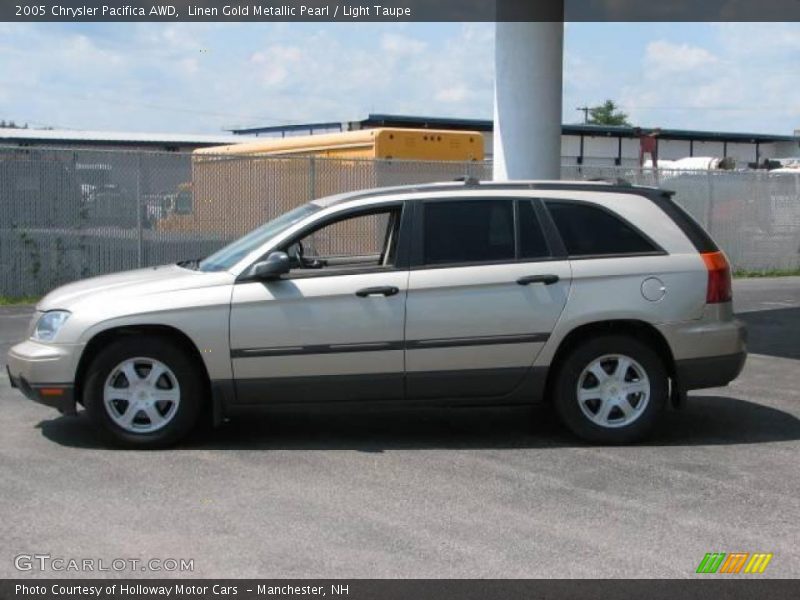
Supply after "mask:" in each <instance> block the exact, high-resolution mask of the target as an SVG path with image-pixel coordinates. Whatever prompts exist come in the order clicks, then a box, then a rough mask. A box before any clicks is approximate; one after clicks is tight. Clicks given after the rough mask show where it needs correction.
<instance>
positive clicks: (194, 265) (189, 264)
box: [175, 258, 203, 271]
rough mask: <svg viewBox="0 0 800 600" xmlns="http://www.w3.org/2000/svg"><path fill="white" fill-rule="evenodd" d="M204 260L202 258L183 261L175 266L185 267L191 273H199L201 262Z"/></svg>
mask: <svg viewBox="0 0 800 600" xmlns="http://www.w3.org/2000/svg"><path fill="white" fill-rule="evenodd" d="M201 260H203V259H202V258H191V259H189V260H182V261H179V262H177V263H175V264H177V265H178V266H179V267H183V268H184V269H189V270H191V271H197V269H199V268H200V261H201Z"/></svg>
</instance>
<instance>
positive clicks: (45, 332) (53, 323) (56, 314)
mask: <svg viewBox="0 0 800 600" xmlns="http://www.w3.org/2000/svg"><path fill="white" fill-rule="evenodd" d="M69 315H70V313H69V311H66V310H51V311H48V312H46V313H44V314H43V315H42V316H41V317H39V320H38V321H37V322H36V327H34V328H33V335H32V336H31V337H32V338H33V339H35V340H39V341H40V342H51V341H53V339H54V338H55V337H56V335H57V334H58V330H59V329H61V326H62V325H64V323H66V322H67V319H69Z"/></svg>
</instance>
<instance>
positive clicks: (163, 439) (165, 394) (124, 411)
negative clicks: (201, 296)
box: [83, 336, 206, 449]
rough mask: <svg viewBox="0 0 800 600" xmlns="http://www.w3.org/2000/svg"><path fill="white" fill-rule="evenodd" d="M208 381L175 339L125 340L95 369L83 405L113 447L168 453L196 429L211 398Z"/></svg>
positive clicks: (99, 358) (112, 346) (113, 346)
mask: <svg viewBox="0 0 800 600" xmlns="http://www.w3.org/2000/svg"><path fill="white" fill-rule="evenodd" d="M203 378H204V374H203V373H202V372H201V369H200V368H198V366H197V364H196V363H195V361H194V360H193V359H192V357H190V356H189V355H188V353H187V352H186V351H185V350H184V349H183V348H181V347H180V346H179V345H178V344H176V343H175V342H174V341H172V340H171V339H169V338H166V337H160V336H136V337H134V336H125V337H122V338H120V339H118V340H116V341H114V342H111V343H110V344H109V345H108V346H107V347H106V348H104V349H103V350H102V351H101V352H100V353H99V354H98V355H97V356H96V357H95V358H94V360H93V361H92V363H91V364H90V366H89V368H88V370H87V373H86V380H85V385H84V386H83V402H84V406H85V408H86V412H87V414H88V415H89V417H90V419H91V420H92V422H93V423H94V425H95V426H96V427H97V428H98V429H99V431H100V432H101V435H103V437H104V438H105V439H106V440H108V441H109V442H110V443H112V444H114V445H117V446H121V447H124V448H137V449H151V448H163V447H166V446H170V445H173V444H175V443H176V442H178V441H180V440H181V439H183V438H184V437H185V436H186V435H187V434H188V433H189V432H190V431H191V430H192V429H193V428H194V427H195V425H196V424H197V421H198V417H199V415H200V411H201V407H202V406H203V405H204V399H205V396H206V392H205V389H206V386H204V385H203Z"/></svg>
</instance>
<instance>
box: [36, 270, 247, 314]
mask: <svg viewBox="0 0 800 600" xmlns="http://www.w3.org/2000/svg"><path fill="white" fill-rule="evenodd" d="M233 281H234V276H233V275H232V274H230V273H228V272H227V271H222V272H215V273H205V272H203V271H193V270H191V269H184V268H183V267H179V266H178V265H164V266H160V267H148V268H146V269H136V270H134V271H123V272H122V273H114V274H112V275H102V276H100V277H92V278H91V279H83V280H81V281H76V282H74V283H69V284H67V285H64V286H61V287H60V288H56V289H55V290H53V291H52V292H50V293H49V294H47V296H45V297H44V298H42V300H41V301H40V302H39V304H38V305H37V307H36V308H37V310H40V311H46V310H55V309H64V310H72V309H73V308H74V307H76V306H77V305H79V304H89V303H91V304H93V303H102V304H106V303H108V302H114V301H115V300H125V301H127V302H130V300H131V298H135V297H142V296H153V295H158V294H166V293H169V292H174V291H178V290H189V289H198V288H206V287H212V286H218V285H229V284H232V283H233Z"/></svg>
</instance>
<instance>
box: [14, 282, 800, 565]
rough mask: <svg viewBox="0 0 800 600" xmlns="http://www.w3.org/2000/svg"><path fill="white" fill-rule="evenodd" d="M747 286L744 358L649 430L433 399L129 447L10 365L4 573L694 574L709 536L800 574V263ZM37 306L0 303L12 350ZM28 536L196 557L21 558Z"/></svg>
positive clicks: (53, 551) (88, 548)
mask: <svg viewBox="0 0 800 600" xmlns="http://www.w3.org/2000/svg"><path fill="white" fill-rule="evenodd" d="M735 299H736V300H735V306H736V310H737V312H738V313H740V315H741V318H743V319H745V320H746V321H747V322H748V325H749V327H750V336H751V343H750V351H751V355H750V357H749V359H748V362H747V365H746V367H745V370H744V372H743V374H742V375H741V377H740V378H739V379H738V380H736V381H735V382H734V383H733V384H731V385H730V386H729V387H727V388H719V389H711V390H702V391H700V392H697V393H692V394H691V395H690V400H689V403H688V406H687V407H686V408H685V409H684V410H682V411H676V412H670V413H668V414H667V415H666V418H665V419H664V420H663V423H662V424H661V426H660V427H659V428H658V431H657V432H656V434H655V435H654V437H653V439H652V440H651V441H650V442H648V443H646V444H644V445H640V446H633V447H621V448H616V447H592V446H588V445H585V444H583V443H581V442H579V441H576V440H575V439H574V438H573V437H571V436H570V435H569V434H567V433H566V432H565V431H564V430H563V429H562V428H561V426H560V425H559V424H558V423H557V422H556V420H555V419H554V417H553V416H552V414H551V413H550V412H549V411H547V410H545V409H537V410H531V409H474V410H461V411H446V410H438V409H428V410H405V411H399V410H398V411H392V412H380V413H378V412H369V411H358V412H355V411H351V412H344V413H343V412H337V413H330V412H324V413H319V412H315V413H304V412H301V411H298V412H294V413H280V414H272V415H263V416H258V417H252V418H247V419H241V420H237V421H233V422H231V423H228V424H227V425H225V426H224V427H223V428H222V429H220V430H217V431H216V432H212V433H205V434H201V435H197V436H195V437H194V438H193V439H192V440H190V442H189V443H188V444H185V445H183V446H181V447H180V448H177V449H174V450H168V451H157V452H135V451H121V450H112V449H107V448H105V447H103V446H102V445H101V444H100V442H99V441H98V439H97V438H96V437H95V435H94V433H93V432H92V430H91V428H90V427H89V424H88V422H87V419H86V418H85V417H84V416H79V417H77V418H68V417H61V416H59V415H58V414H57V413H55V412H54V411H52V410H50V409H48V408H46V407H42V406H38V405H36V404H34V403H32V402H30V401H28V400H26V399H24V398H23V397H22V396H21V395H20V394H19V393H18V392H16V391H15V390H12V389H10V388H9V385H8V380H7V378H6V376H5V373H2V374H0V431H1V432H2V433H0V482H2V483H0V540H2V543H1V544H0V577H34V576H39V577H41V576H43V575H46V576H51V577H52V576H72V577H77V576H87V575H90V576H91V575H94V576H111V575H125V576H148V577H156V576H159V577H160V576H173V575H174V576H193V577H319V578H328V577H345V578H346V577H696V575H695V573H694V572H695V569H696V567H697V565H698V563H699V562H700V560H701V559H702V558H703V556H704V555H705V553H707V552H771V553H773V555H774V556H773V558H772V561H771V562H770V564H769V566H768V568H767V570H766V571H765V573H764V574H763V575H760V577H798V576H800V546H798V540H800V493H799V492H800V487H799V486H798V474H799V473H800V470H798V451H799V450H800V419H799V418H800V392H798V386H797V377H798V374H799V373H800V278H785V279H753V280H742V281H737V282H735ZM30 314H31V308H30V307H12V308H9V307H5V308H2V307H0V352H3V353H5V350H6V349H7V348H8V346H9V345H10V344H11V343H13V342H14V341H15V340H16V339H18V338H21V337H23V336H24V332H25V329H26V327H27V323H28V320H29V318H30ZM0 361H2V359H0ZM20 554H49V555H50V556H52V557H56V558H58V557H63V558H67V559H69V558H76V559H83V558H89V559H103V560H105V561H111V560H112V559H114V558H123V559H127V558H136V559H151V558H155V559H165V558H177V559H181V558H183V559H193V561H194V570H193V571H192V572H184V573H178V572H169V573H166V572H163V571H161V572H149V571H147V572H142V571H138V570H125V571H123V572H121V573H114V572H103V573H78V572H52V571H46V572H44V573H42V572H39V571H29V572H19V571H17V569H16V568H15V566H14V557H15V556H18V555H20ZM706 577H707V576H706Z"/></svg>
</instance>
